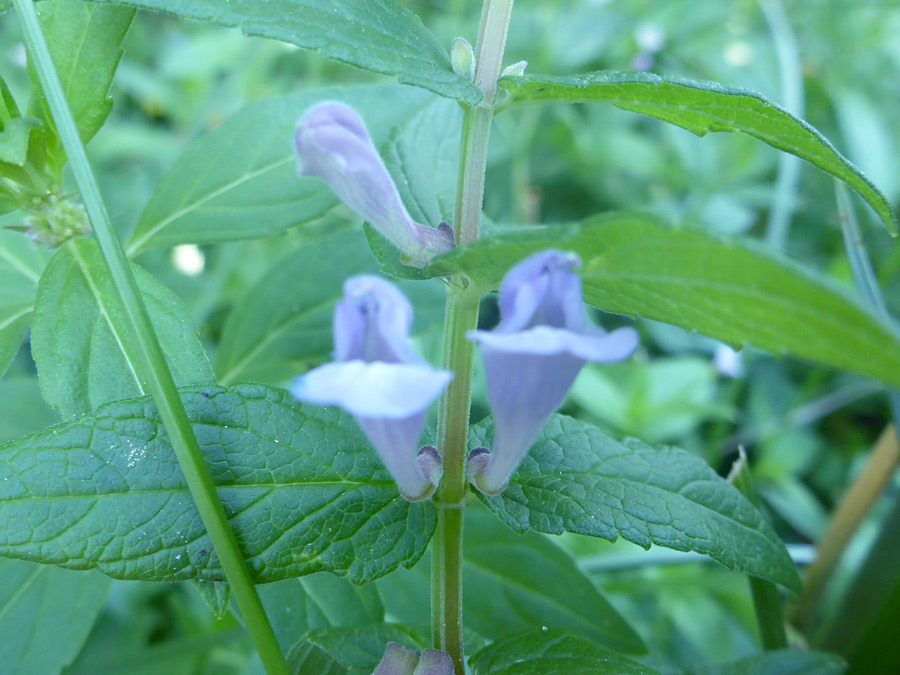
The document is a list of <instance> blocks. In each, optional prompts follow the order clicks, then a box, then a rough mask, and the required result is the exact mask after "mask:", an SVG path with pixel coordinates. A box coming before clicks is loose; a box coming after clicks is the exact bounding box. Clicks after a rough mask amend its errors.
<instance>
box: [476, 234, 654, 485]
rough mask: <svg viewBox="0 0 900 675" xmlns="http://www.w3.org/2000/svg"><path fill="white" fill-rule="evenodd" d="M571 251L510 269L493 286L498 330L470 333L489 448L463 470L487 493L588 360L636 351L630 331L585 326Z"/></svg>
mask: <svg viewBox="0 0 900 675" xmlns="http://www.w3.org/2000/svg"><path fill="white" fill-rule="evenodd" d="M580 265H581V261H580V260H579V258H578V256H576V255H575V254H572V253H563V252H561V251H554V250H550V251H544V252H543V253H538V254H536V255H533V256H531V257H530V258H527V259H526V260H524V261H523V262H521V263H519V264H518V265H516V266H515V267H513V268H512V269H511V270H510V271H509V273H508V274H507V275H506V277H505V278H504V280H503V284H502V285H501V287H500V315H501V321H500V325H498V326H497V328H496V329H495V330H494V331H493V332H487V331H480V330H478V331H470V332H469V333H468V335H467V337H468V339H469V340H471V341H473V342H476V343H478V344H479V345H480V346H481V360H482V361H483V363H484V370H485V374H486V376H487V388H488V399H489V401H490V404H491V410H492V412H493V414H494V447H493V449H492V451H491V453H490V454H487V453H486V452H485V451H484V450H481V451H479V452H473V454H472V455H471V457H470V462H469V467H468V472H469V476H470V478H471V479H473V481H474V483H475V485H476V487H477V488H478V489H479V490H481V491H482V492H484V493H485V494H489V495H496V494H500V493H501V492H503V490H504V489H506V486H507V483H508V482H509V477H510V476H511V475H512V473H513V471H515V469H516V467H517V466H518V465H519V463H520V462H521V461H522V458H523V457H524V456H525V453H526V452H527V451H528V448H529V446H530V445H531V443H532V441H533V440H534V437H535V435H536V434H537V432H538V430H539V429H540V428H541V426H542V425H543V424H544V422H545V421H546V420H547V417H548V416H549V415H550V413H552V412H553V411H554V410H555V409H556V408H557V407H558V406H559V404H560V403H562V400H563V398H565V395H566V392H567V391H568V390H569V388H570V387H571V386H572V383H573V382H574V381H575V376H576V375H578V372H579V371H580V370H581V367H582V366H583V365H584V364H585V363H587V362H588V361H594V362H597V363H610V362H613V361H621V360H622V359H625V358H627V357H628V356H629V355H631V353H632V352H633V351H634V350H635V349H636V348H637V345H638V335H637V331H635V330H634V329H633V328H619V329H618V330H615V331H613V332H611V333H605V332H604V331H602V330H601V329H599V328H597V327H596V326H592V325H590V324H589V323H588V322H587V319H586V318H585V316H584V308H583V306H582V298H581V280H580V279H579V277H578V276H577V275H576V274H575V273H574V272H573V271H572V270H573V269H574V268H577V267H580Z"/></svg>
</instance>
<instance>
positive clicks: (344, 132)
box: [294, 101, 455, 267]
mask: <svg viewBox="0 0 900 675" xmlns="http://www.w3.org/2000/svg"><path fill="white" fill-rule="evenodd" d="M294 147H295V149H296V151H297V173H299V174H300V175H301V176H317V177H318V178H321V179H322V180H324V181H325V182H326V183H328V186H329V187H330V188H331V189H332V190H334V193H335V194H336V195H337V196H338V197H340V198H341V200H342V201H343V202H344V203H345V204H346V205H347V206H349V207H350V208H351V209H353V211H355V212H356V213H358V214H359V215H360V216H362V217H363V218H365V219H366V220H367V221H368V222H369V223H370V224H371V225H372V227H374V228H375V229H376V230H378V232H380V233H381V234H382V235H383V236H384V237H385V238H386V239H387V240H388V241H390V242H391V243H392V244H393V245H394V246H396V247H397V248H398V249H400V252H401V253H402V254H403V260H404V262H406V263H408V264H409V265H413V266H415V267H424V266H425V265H426V264H427V263H428V261H429V260H431V259H432V258H433V257H434V256H436V255H437V254H439V253H443V252H444V251H448V250H450V249H451V248H453V247H454V246H455V243H454V241H453V235H452V231H451V232H449V233H448V231H447V228H439V229H436V228H433V227H427V226H425V225H419V224H418V223H415V222H413V219H412V217H411V216H410V215H409V212H408V211H407V210H406V207H405V206H404V205H403V202H402V200H401V199H400V194H399V193H398V192H397V186H396V185H395V184H394V180H393V179H392V178H391V175H390V174H389V173H388V170H387V167H385V165H384V162H383V161H382V160H381V157H380V156H379V154H378V151H377V150H376V149H375V146H374V145H373V144H372V139H371V138H369V133H368V132H367V131H366V127H365V125H364V124H363V121H362V120H361V119H360V117H359V115H357V114H356V112H355V111H354V110H353V108H350V107H349V106H346V105H344V104H343V103H338V102H336V101H327V102H324V103H319V104H318V105H316V106H314V107H313V108H310V109H309V110H308V111H307V112H306V113H305V114H304V115H303V116H302V117H301V118H300V119H299V121H298V122H297V131H296V134H295V135H294Z"/></svg>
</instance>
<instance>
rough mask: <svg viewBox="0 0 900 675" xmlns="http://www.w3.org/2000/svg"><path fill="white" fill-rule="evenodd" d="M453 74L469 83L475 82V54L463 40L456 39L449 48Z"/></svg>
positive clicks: (470, 46)
mask: <svg viewBox="0 0 900 675" xmlns="http://www.w3.org/2000/svg"><path fill="white" fill-rule="evenodd" d="M450 63H452V64H453V72H454V73H456V74H457V75H459V76H460V77H462V78H464V79H466V80H467V81H469V82H474V81H475V52H474V51H473V50H472V45H470V44H469V43H468V42H467V41H466V40H465V39H463V38H461V37H458V38H456V39H455V40H454V41H453V46H452V47H451V48H450Z"/></svg>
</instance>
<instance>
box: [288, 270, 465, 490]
mask: <svg viewBox="0 0 900 675" xmlns="http://www.w3.org/2000/svg"><path fill="white" fill-rule="evenodd" d="M411 323H412V307H411V306H410V304H409V302H408V301H407V299H406V298H405V297H404V296H403V294H402V293H401V292H400V291H398V290H397V289H396V288H395V287H394V286H392V285H391V284H389V283H388V282H386V281H383V280H382V279H379V278H378V277H373V276H367V275H361V276H356V277H351V278H350V279H348V280H347V281H346V282H344V298H343V300H341V302H339V303H338V305H337V307H336V308H335V311H334V357H335V361H336V362H335V363H329V364H326V365H324V366H321V367H319V368H316V369H315V370H312V371H310V372H308V373H306V374H305V375H301V376H300V377H298V378H297V380H296V381H295V382H294V386H293V388H292V389H291V393H292V394H293V395H294V397H295V398H297V399H299V400H301V401H305V402H307V403H314V404H318V405H337V406H340V407H341V408H343V409H344V410H346V411H348V412H349V413H350V414H352V415H353V416H354V417H355V418H356V421H357V422H358V423H359V425H360V426H361V427H362V430H363V431H364V432H365V434H366V436H367V437H368V438H369V441H370V442H371V443H372V446H373V447H374V448H375V450H376V452H378V455H379V457H381V461H382V462H383V463H384V465H385V467H386V468H387V470H388V472H389V473H390V474H391V476H392V477H393V478H394V480H395V481H396V483H397V487H398V488H399V489H400V494H402V495H403V496H404V497H405V498H406V499H408V500H409V501H421V500H423V499H428V498H429V497H430V496H431V495H432V494H433V493H434V490H435V487H436V486H437V484H438V482H439V481H440V477H441V460H440V456H439V455H438V453H437V450H435V449H434V448H433V447H431V446H426V447H424V448H422V449H421V450H418V440H419V436H420V435H421V433H422V427H423V426H424V425H425V411H426V410H427V408H428V406H429V404H430V403H431V402H432V401H433V400H434V399H435V398H437V397H438V396H439V395H440V393H441V392H442V391H443V390H444V388H445V387H446V386H447V384H448V383H449V382H450V379H451V378H452V377H453V376H452V374H451V373H450V372H448V371H443V370H435V369H434V368H432V367H431V366H429V365H428V364H426V363H424V362H423V361H422V360H421V359H420V358H419V357H418V356H417V355H416V354H415V353H414V352H413V351H412V349H411V347H410V345H409V328H410V324H411Z"/></svg>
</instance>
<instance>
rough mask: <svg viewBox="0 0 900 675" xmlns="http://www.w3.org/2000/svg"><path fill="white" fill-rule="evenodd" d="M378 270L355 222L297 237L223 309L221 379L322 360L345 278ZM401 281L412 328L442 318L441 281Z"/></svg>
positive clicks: (287, 372) (281, 371) (286, 374)
mask: <svg viewBox="0 0 900 675" xmlns="http://www.w3.org/2000/svg"><path fill="white" fill-rule="evenodd" d="M377 270H378V267H377V265H376V263H375V261H374V260H373V259H372V254H371V253H370V252H369V247H368V246H367V245H366V242H365V238H364V237H363V235H362V233H361V232H359V231H356V230H344V231H342V232H338V233H337V234H334V235H332V236H330V237H327V238H325V239H322V240H320V241H316V242H313V243H311V244H305V245H302V246H300V247H298V248H297V249H295V250H294V251H291V252H290V253H288V254H287V255H286V256H284V257H283V258H281V259H280V260H278V261H276V262H275V264H274V265H272V267H271V269H270V270H269V271H268V272H267V273H266V274H265V275H264V276H263V277H262V279H260V280H259V282H258V283H257V284H256V285H255V286H254V287H253V288H251V289H250V290H249V291H248V292H247V294H246V296H245V297H244V299H243V300H242V301H241V302H240V303H239V304H238V305H237V306H236V307H235V309H234V311H233V312H232V313H231V314H230V315H229V317H228V321H227V322H226V324H225V329H224V331H223V333H222V341H221V344H220V346H219V351H218V353H217V357H216V372H217V373H218V374H219V382H220V383H221V384H224V385H229V384H232V383H234V382H236V381H240V380H253V381H259V382H271V383H273V384H280V383H282V382H284V381H286V380H287V379H288V378H290V377H292V376H293V375H295V374H297V373H300V372H303V371H305V370H307V369H308V368H309V367H310V366H311V365H315V364H318V363H320V362H322V361H325V360H327V359H328V357H329V355H330V354H331V351H332V343H333V340H332V314H333V312H334V306H335V304H336V303H337V302H338V301H339V300H340V299H341V297H342V295H343V284H344V280H345V279H347V278H348V277H350V276H353V275H355V274H374V273H375V272H377ZM400 288H401V290H402V291H403V292H404V293H405V294H406V296H407V297H408V298H409V300H410V302H412V304H413V307H414V308H415V321H414V324H413V335H420V334H421V333H422V332H423V330H426V329H428V328H430V327H432V326H435V325H440V322H441V321H442V320H443V318H444V316H443V300H444V295H445V294H444V289H443V287H442V285H440V284H438V283H437V282H435V281H432V282H430V283H426V284H422V283H418V284H411V283H401V284H400Z"/></svg>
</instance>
